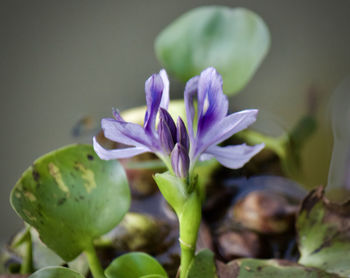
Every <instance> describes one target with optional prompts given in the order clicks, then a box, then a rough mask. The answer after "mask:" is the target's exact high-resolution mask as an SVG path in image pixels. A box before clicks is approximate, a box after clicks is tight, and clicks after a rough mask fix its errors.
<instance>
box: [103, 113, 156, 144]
mask: <svg viewBox="0 0 350 278" xmlns="http://www.w3.org/2000/svg"><path fill="white" fill-rule="evenodd" d="M101 126H102V129H103V132H104V135H105V137H106V138H108V139H109V140H111V141H114V142H118V143H122V144H125V145H130V146H136V147H142V146H146V147H148V148H151V147H152V146H153V145H152V144H153V143H152V140H150V138H149V137H148V136H147V134H146V133H145V130H144V129H143V128H142V126H140V125H138V124H134V123H128V122H125V121H117V120H114V119H110V118H105V119H102V121H101ZM154 147H156V146H154Z"/></svg>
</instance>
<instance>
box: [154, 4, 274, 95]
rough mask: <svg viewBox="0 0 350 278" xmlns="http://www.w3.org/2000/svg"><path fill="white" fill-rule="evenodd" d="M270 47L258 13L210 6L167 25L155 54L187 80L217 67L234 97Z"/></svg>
mask: <svg viewBox="0 0 350 278" xmlns="http://www.w3.org/2000/svg"><path fill="white" fill-rule="evenodd" d="M269 45H270V34H269V30H268V28H267V26H266V24H265V23H264V21H263V20H262V19H261V18H260V17H259V16H258V15H256V14H255V13H254V12H252V11H249V10H247V9H243V8H235V9H232V8H229V7H223V6H208V7H200V8H196V9H194V10H191V11H189V12H187V13H185V14H184V15H182V16H181V17H179V18H178V19H176V20H175V21H174V22H173V23H171V24H170V25H169V26H167V27H166V28H165V29H164V30H163V31H162V32H161V33H160V34H159V35H158V37H157V38H156V41H155V52H156V55H157V58H158V59H159V61H160V62H161V63H162V64H163V66H164V67H165V68H166V70H167V71H168V72H169V73H172V74H174V75H175V76H176V77H177V78H179V79H181V80H183V81H187V80H188V79H189V78H191V77H193V76H195V75H198V74H199V73H200V72H201V71H202V70H203V69H205V68H207V67H209V66H213V67H215V68H216V69H217V70H218V71H219V73H220V74H221V75H222V77H223V81H224V83H223V86H224V91H225V93H227V94H234V93H237V92H238V91H239V90H241V89H242V88H243V87H244V86H245V85H246V84H247V82H248V81H249V80H250V78H251V77H252V76H253V74H254V73H255V71H256V69H257V68H258V66H259V65H260V63H261V61H262V60H263V58H264V57H265V55H266V53H267V51H268V48H269Z"/></svg>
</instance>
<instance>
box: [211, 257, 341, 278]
mask: <svg viewBox="0 0 350 278" xmlns="http://www.w3.org/2000/svg"><path fill="white" fill-rule="evenodd" d="M217 266H218V274H219V277H220V278H256V277H259V278H296V277H297V278H336V277H340V276H338V275H335V274H330V273H327V272H324V271H322V270H320V269H316V268H311V267H305V266H302V265H299V264H297V263H294V262H290V261H285V260H260V259H239V260H234V261H232V262H230V263H228V264H226V265H225V264H223V263H219V264H218V265H217Z"/></svg>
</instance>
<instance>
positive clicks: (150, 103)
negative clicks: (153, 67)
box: [144, 74, 164, 135]
mask: <svg viewBox="0 0 350 278" xmlns="http://www.w3.org/2000/svg"><path fill="white" fill-rule="evenodd" d="M163 89H164V84H163V81H162V78H161V76H160V75H159V74H153V75H152V76H151V77H150V78H148V79H147V81H146V83H145V92H146V103H147V111H146V115H145V122H144V128H145V131H146V132H147V133H148V134H149V135H155V133H156V129H155V124H156V117H157V113H158V109H159V106H160V102H161V99H162V93H163Z"/></svg>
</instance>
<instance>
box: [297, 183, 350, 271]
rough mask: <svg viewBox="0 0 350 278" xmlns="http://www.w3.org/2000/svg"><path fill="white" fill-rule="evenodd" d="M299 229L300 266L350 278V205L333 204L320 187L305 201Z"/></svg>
mask: <svg viewBox="0 0 350 278" xmlns="http://www.w3.org/2000/svg"><path fill="white" fill-rule="evenodd" d="M296 226H297V231H298V244H299V250H300V253H301V257H300V259H299V263H300V264H303V265H307V266H312V267H318V268H320V269H323V270H325V271H327V272H330V273H336V274H339V275H343V276H350V255H349V254H350V202H347V203H345V204H343V205H338V204H335V203H331V202H330V201H329V200H328V199H326V198H325V197H324V189H323V187H318V188H317V189H315V190H313V191H311V192H310V194H309V195H308V196H307V197H306V198H305V200H304V201H303V203H302V205H301V208H300V211H299V215H298V219H297V223H296Z"/></svg>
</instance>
